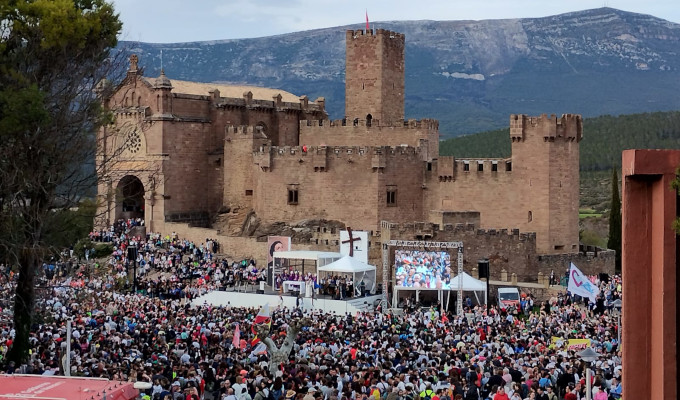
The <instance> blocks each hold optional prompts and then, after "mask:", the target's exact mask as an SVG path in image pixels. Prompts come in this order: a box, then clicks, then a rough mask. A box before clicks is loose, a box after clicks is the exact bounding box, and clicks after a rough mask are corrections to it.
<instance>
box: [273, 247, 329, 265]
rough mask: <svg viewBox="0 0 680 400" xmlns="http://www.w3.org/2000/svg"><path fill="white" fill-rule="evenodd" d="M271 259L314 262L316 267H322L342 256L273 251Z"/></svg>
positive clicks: (326, 253)
mask: <svg viewBox="0 0 680 400" xmlns="http://www.w3.org/2000/svg"><path fill="white" fill-rule="evenodd" d="M273 258H275V259H286V260H313V261H315V262H316V265H317V267H322V266H324V265H326V264H330V263H332V262H333V261H336V260H339V259H341V258H342V254H340V253H333V252H330V251H313V250H292V251H275V252H274V255H273Z"/></svg>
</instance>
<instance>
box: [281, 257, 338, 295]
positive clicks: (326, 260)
mask: <svg viewBox="0 0 680 400" xmlns="http://www.w3.org/2000/svg"><path fill="white" fill-rule="evenodd" d="M272 257H273V259H274V262H273V263H272V264H273V265H274V266H275V267H270V268H272V271H271V279H272V281H271V282H269V285H271V286H272V287H273V286H274V280H275V279H274V277H275V276H276V274H279V273H281V272H282V268H281V267H276V266H280V265H282V264H283V263H281V260H287V262H286V263H285V264H283V265H286V266H287V267H292V266H293V264H297V261H298V260H299V261H300V265H299V266H301V268H300V272H302V273H303V274H304V273H305V272H309V271H305V261H307V265H309V264H310V262H311V263H314V270H316V269H317V268H319V267H323V266H324V265H327V264H330V263H332V262H333V261H336V260H339V259H340V258H342V254H340V253H333V252H328V251H313V250H295V251H292V250H291V251H275V252H274V254H273V255H272ZM277 260H278V261H277ZM291 260H295V262H293V261H291Z"/></svg>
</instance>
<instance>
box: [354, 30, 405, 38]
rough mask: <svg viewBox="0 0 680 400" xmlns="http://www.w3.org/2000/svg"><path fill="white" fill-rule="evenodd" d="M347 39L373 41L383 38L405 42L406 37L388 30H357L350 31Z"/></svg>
mask: <svg viewBox="0 0 680 400" xmlns="http://www.w3.org/2000/svg"><path fill="white" fill-rule="evenodd" d="M345 35H346V39H347V40H352V39H359V38H362V39H371V38H379V37H381V36H384V37H388V38H390V39H401V40H405V38H406V36H405V35H404V34H403V33H399V32H394V31H390V30H387V29H368V30H365V29H357V30H348V31H347V32H346V33H345Z"/></svg>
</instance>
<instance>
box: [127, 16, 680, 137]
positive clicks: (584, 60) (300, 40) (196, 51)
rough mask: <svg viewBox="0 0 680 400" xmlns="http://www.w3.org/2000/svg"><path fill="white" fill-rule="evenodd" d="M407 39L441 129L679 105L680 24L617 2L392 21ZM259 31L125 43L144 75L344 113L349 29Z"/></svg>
mask: <svg viewBox="0 0 680 400" xmlns="http://www.w3.org/2000/svg"><path fill="white" fill-rule="evenodd" d="M375 25H376V26H377V27H378V28H380V29H388V30H393V31H398V32H401V33H404V34H405V35H406V72H405V75H406V76H405V78H406V99H405V104H406V107H405V108H406V117H407V118H437V119H439V120H440V131H441V132H442V136H443V137H451V136H457V135H460V134H467V133H473V132H479V131H484V130H490V129H496V128H502V127H505V126H507V119H508V115H509V114H513V113H524V114H531V115H538V114H543V113H547V114H551V113H556V114H562V113H579V114H583V115H584V116H591V117H592V116H596V115H603V114H627V113H634V112H650V111H665V110H672V109H680V96H677V95H676V93H677V92H678V91H679V90H680V24H676V23H673V22H670V21H666V20H662V19H659V18H656V17H653V16H650V15H645V14H636V13H629V12H626V11H620V10H616V9H611V8H599V9H593V10H585V11H576V12H570V13H566V14H560V15H556V16H550V17H544V18H513V19H500V20H479V21H432V20H420V21H385V22H378V23H375ZM352 27H354V28H357V27H359V25H358V24H357V25H349V26H343V27H330V28H322V29H315V30H310V31H304V32H293V33H288V34H281V35H276V36H268V37H261V38H254V39H222V40H213V41H207V42H185V43H172V44H151V43H133V42H123V43H121V45H122V47H123V48H125V50H126V51H129V52H131V53H137V54H139V55H140V65H141V66H143V67H145V70H146V75H147V76H152V77H153V76H157V75H158V74H159V72H160V52H161V50H162V51H163V66H164V69H165V72H166V74H167V75H168V77H169V78H170V79H171V80H172V79H180V80H193V81H200V82H220V83H225V82H226V83H233V84H248V85H256V86H266V87H272V88H280V89H282V90H286V91H289V92H292V93H295V94H297V95H307V96H309V97H310V98H311V99H314V98H316V97H325V99H326V107H327V109H328V111H329V117H330V118H332V119H337V118H341V117H342V116H343V114H344V64H345V54H344V53H345V52H344V50H345V43H344V42H345V31H346V30H347V29H350V28H352Z"/></svg>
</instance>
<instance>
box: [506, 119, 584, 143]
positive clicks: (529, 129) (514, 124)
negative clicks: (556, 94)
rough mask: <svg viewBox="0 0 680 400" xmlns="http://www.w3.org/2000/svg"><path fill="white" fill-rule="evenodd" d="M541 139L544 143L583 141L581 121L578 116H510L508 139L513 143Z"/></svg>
mask: <svg viewBox="0 0 680 400" xmlns="http://www.w3.org/2000/svg"><path fill="white" fill-rule="evenodd" d="M532 136H533V137H541V138H543V140H544V141H546V142H554V141H555V140H563V141H576V142H580V141H581V139H583V119H582V118H581V115H578V114H562V116H561V117H560V118H557V116H556V115H555V114H551V115H550V116H549V117H548V115H547V114H542V115H540V116H538V117H530V116H527V115H525V114H512V115H510V138H511V140H512V142H513V143H517V142H523V141H524V140H526V139H527V138H528V137H532Z"/></svg>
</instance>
